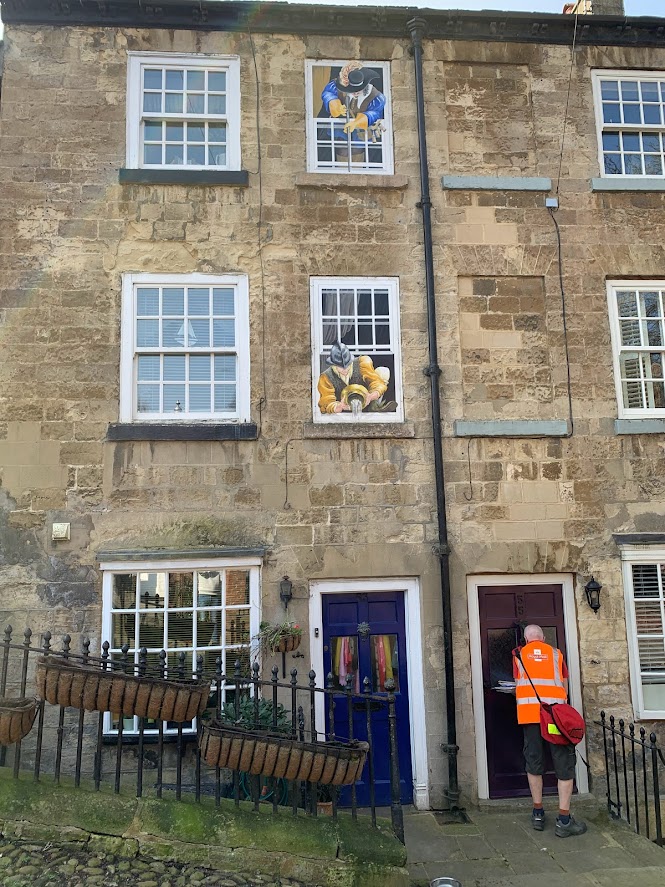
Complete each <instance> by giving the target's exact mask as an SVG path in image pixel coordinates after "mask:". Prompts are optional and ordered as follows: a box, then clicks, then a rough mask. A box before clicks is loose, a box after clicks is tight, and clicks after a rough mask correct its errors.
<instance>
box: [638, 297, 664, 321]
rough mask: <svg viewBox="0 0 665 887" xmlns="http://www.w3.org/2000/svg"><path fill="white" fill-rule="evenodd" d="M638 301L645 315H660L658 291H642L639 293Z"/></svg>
mask: <svg viewBox="0 0 665 887" xmlns="http://www.w3.org/2000/svg"><path fill="white" fill-rule="evenodd" d="M640 303H641V305H642V313H643V314H644V315H645V316H646V317H660V293H658V292H657V291H656V292H644V291H643V292H641V293H640Z"/></svg>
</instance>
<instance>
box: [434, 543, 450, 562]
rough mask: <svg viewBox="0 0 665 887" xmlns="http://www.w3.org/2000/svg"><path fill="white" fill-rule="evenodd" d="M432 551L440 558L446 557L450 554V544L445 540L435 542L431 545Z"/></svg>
mask: <svg viewBox="0 0 665 887" xmlns="http://www.w3.org/2000/svg"><path fill="white" fill-rule="evenodd" d="M432 551H433V552H434V554H435V555H436V556H437V557H438V558H439V559H440V560H442V559H443V558H444V557H448V556H449V554H450V545H448V543H447V542H435V543H434V545H432Z"/></svg>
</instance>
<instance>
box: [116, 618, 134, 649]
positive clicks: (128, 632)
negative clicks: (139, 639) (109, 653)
mask: <svg viewBox="0 0 665 887" xmlns="http://www.w3.org/2000/svg"><path fill="white" fill-rule="evenodd" d="M135 619H136V617H135V615H134V613H114V614H113V616H112V617H111V646H113V647H115V648H116V649H119V648H120V647H122V646H123V644H127V645H128V646H129V647H131V648H133V647H134V637H135Z"/></svg>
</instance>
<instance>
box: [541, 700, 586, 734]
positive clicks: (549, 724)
mask: <svg viewBox="0 0 665 887" xmlns="http://www.w3.org/2000/svg"><path fill="white" fill-rule="evenodd" d="M584 728H585V725H584V718H583V717H582V715H581V714H580V713H579V712H578V711H577V709H576V708H573V706H572V705H568V703H567V702H555V703H552V704H551V703H549V702H541V703H540V735H541V736H542V737H543V739H545V740H547V742H551V743H552V745H577V743H578V742H581V741H582V740H583V739H584Z"/></svg>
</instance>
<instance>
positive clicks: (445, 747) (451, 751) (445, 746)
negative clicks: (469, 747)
mask: <svg viewBox="0 0 665 887" xmlns="http://www.w3.org/2000/svg"><path fill="white" fill-rule="evenodd" d="M441 749H442V751H443V752H444V754H447V755H455V756H457V752H458V751H459V745H450V744H449V743H447V742H442V743H441ZM458 794H459V792H458Z"/></svg>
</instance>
